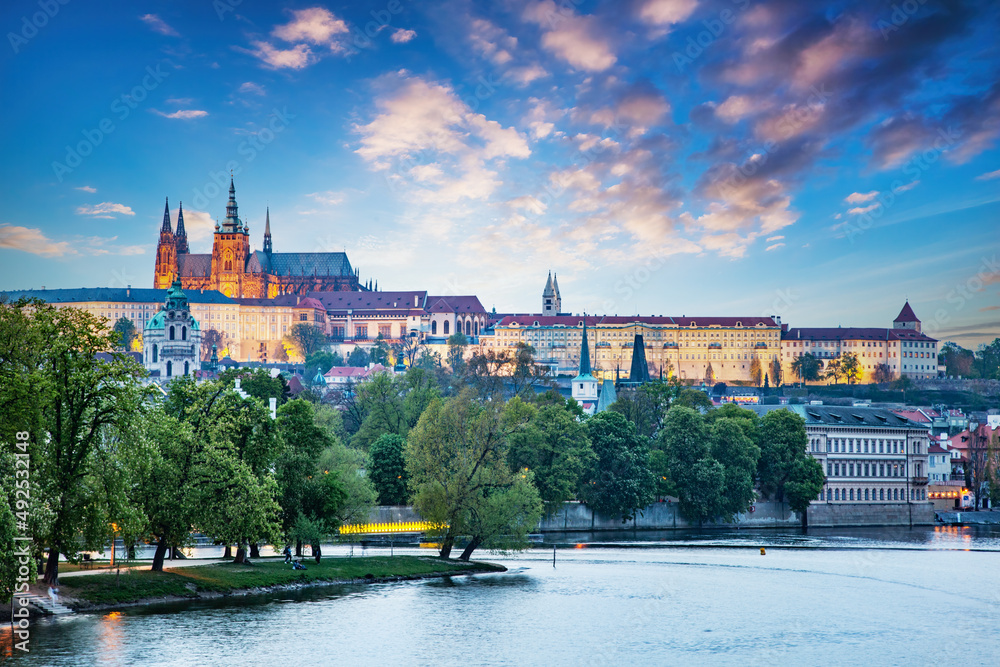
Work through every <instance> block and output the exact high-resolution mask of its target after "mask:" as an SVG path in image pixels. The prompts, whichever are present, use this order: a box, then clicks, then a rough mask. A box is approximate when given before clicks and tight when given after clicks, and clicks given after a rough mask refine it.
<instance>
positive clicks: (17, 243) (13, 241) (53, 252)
mask: <svg viewBox="0 0 1000 667" xmlns="http://www.w3.org/2000/svg"><path fill="white" fill-rule="evenodd" d="M0 248H9V249H11V250H20V251H22V252H28V253H31V254H33V255H41V256H42V257H62V256H64V255H75V254H77V251H76V250H75V249H74V248H73V246H72V245H71V244H70V243H69V242H68V241H53V240H52V239H50V238H48V237H47V236H45V234H43V233H42V230H40V229H37V228H29V227H18V226H17V225H9V224H7V223H0Z"/></svg>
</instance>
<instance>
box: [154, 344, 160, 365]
mask: <svg viewBox="0 0 1000 667" xmlns="http://www.w3.org/2000/svg"><path fill="white" fill-rule="evenodd" d="M158 351H159V349H158V348H157V345H156V343H153V363H154V364H155V363H156V362H157V361H158V360H159V359H158V357H157V352H158Z"/></svg>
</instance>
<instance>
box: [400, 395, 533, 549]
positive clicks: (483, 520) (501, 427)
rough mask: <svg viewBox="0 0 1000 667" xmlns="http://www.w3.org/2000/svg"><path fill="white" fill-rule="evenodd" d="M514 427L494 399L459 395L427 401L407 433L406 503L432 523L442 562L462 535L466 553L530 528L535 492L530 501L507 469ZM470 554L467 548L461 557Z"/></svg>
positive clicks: (514, 539)
mask: <svg viewBox="0 0 1000 667" xmlns="http://www.w3.org/2000/svg"><path fill="white" fill-rule="evenodd" d="M519 419H523V416H522V417H519ZM519 425H520V424H519V422H518V420H515V419H509V418H504V411H503V405H502V404H501V403H500V402H499V401H485V402H480V401H477V400H475V399H474V397H473V394H472V392H471V390H465V391H463V392H462V393H461V394H459V395H458V396H455V397H453V398H450V399H447V400H442V399H440V398H436V399H434V400H433V401H431V403H430V405H428V406H427V409H426V410H425V411H424V414H423V415H422V416H421V417H420V421H419V422H418V423H417V425H416V426H415V427H414V428H413V430H412V431H411V432H410V434H409V437H408V439H407V444H406V453H405V458H406V470H407V472H408V473H409V475H410V488H411V489H412V491H413V505H414V507H415V508H416V509H417V511H418V512H419V513H420V515H421V516H422V517H424V519H425V520H427V521H429V522H431V523H432V524H436V525H437V526H439V529H438V530H437V531H436V533H437V534H438V535H439V536H440V539H441V552H440V556H441V557H442V558H447V557H448V556H449V555H450V554H451V550H452V547H453V546H454V544H455V540H456V538H458V537H459V536H461V535H469V536H470V542H469V545H470V546H471V547H472V548H473V549H474V548H477V547H479V546H486V547H488V548H489V547H490V546H491V545H493V544H500V545H501V546H502V547H503V548H506V549H513V548H520V547H522V546H524V545H525V544H526V538H527V534H528V531H530V530H532V529H533V528H534V527H535V524H537V520H538V518H537V516H536V512H537V514H539V515H540V513H541V499H540V498H538V494H537V490H535V491H534V494H533V499H532V490H534V485H530V484H526V483H525V482H524V481H519V480H526V478H521V477H520V475H515V474H514V473H512V472H511V470H510V467H509V466H508V464H507V451H508V440H507V438H508V436H509V435H510V432H511V430H512V429H514V428H516V427H517V426H519ZM526 486H527V487H530V488H526ZM512 504H513V505H514V506H513V507H511V505H512ZM532 519H534V524H532V521H531V520H532ZM505 536H506V537H505ZM470 555H471V551H470V550H469V549H468V548H467V549H466V551H465V552H464V553H463V554H462V556H463V557H465V558H468V557H469V556H470Z"/></svg>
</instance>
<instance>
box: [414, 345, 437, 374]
mask: <svg viewBox="0 0 1000 667" xmlns="http://www.w3.org/2000/svg"><path fill="white" fill-rule="evenodd" d="M417 366H418V367H419V368H423V369H425V370H429V371H433V370H437V369H440V368H441V354H440V353H438V352H434V351H432V350H427V349H423V350H421V351H420V356H418V357H417Z"/></svg>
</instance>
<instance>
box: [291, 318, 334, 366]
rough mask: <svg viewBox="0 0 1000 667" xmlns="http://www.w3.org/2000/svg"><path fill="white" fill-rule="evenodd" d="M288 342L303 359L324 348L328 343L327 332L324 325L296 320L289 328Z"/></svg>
mask: <svg viewBox="0 0 1000 667" xmlns="http://www.w3.org/2000/svg"><path fill="white" fill-rule="evenodd" d="M287 341H288V344H289V345H290V346H291V347H292V349H293V350H294V351H295V353H296V354H297V355H298V356H299V358H301V359H306V358H307V357H308V356H309V355H310V354H312V353H314V352H318V351H319V350H322V349H323V348H325V347H326V345H327V339H326V332H324V331H323V327H321V326H318V325H316V324H309V323H308V322H296V323H295V324H293V325H292V326H291V328H289V330H288V336H287Z"/></svg>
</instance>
